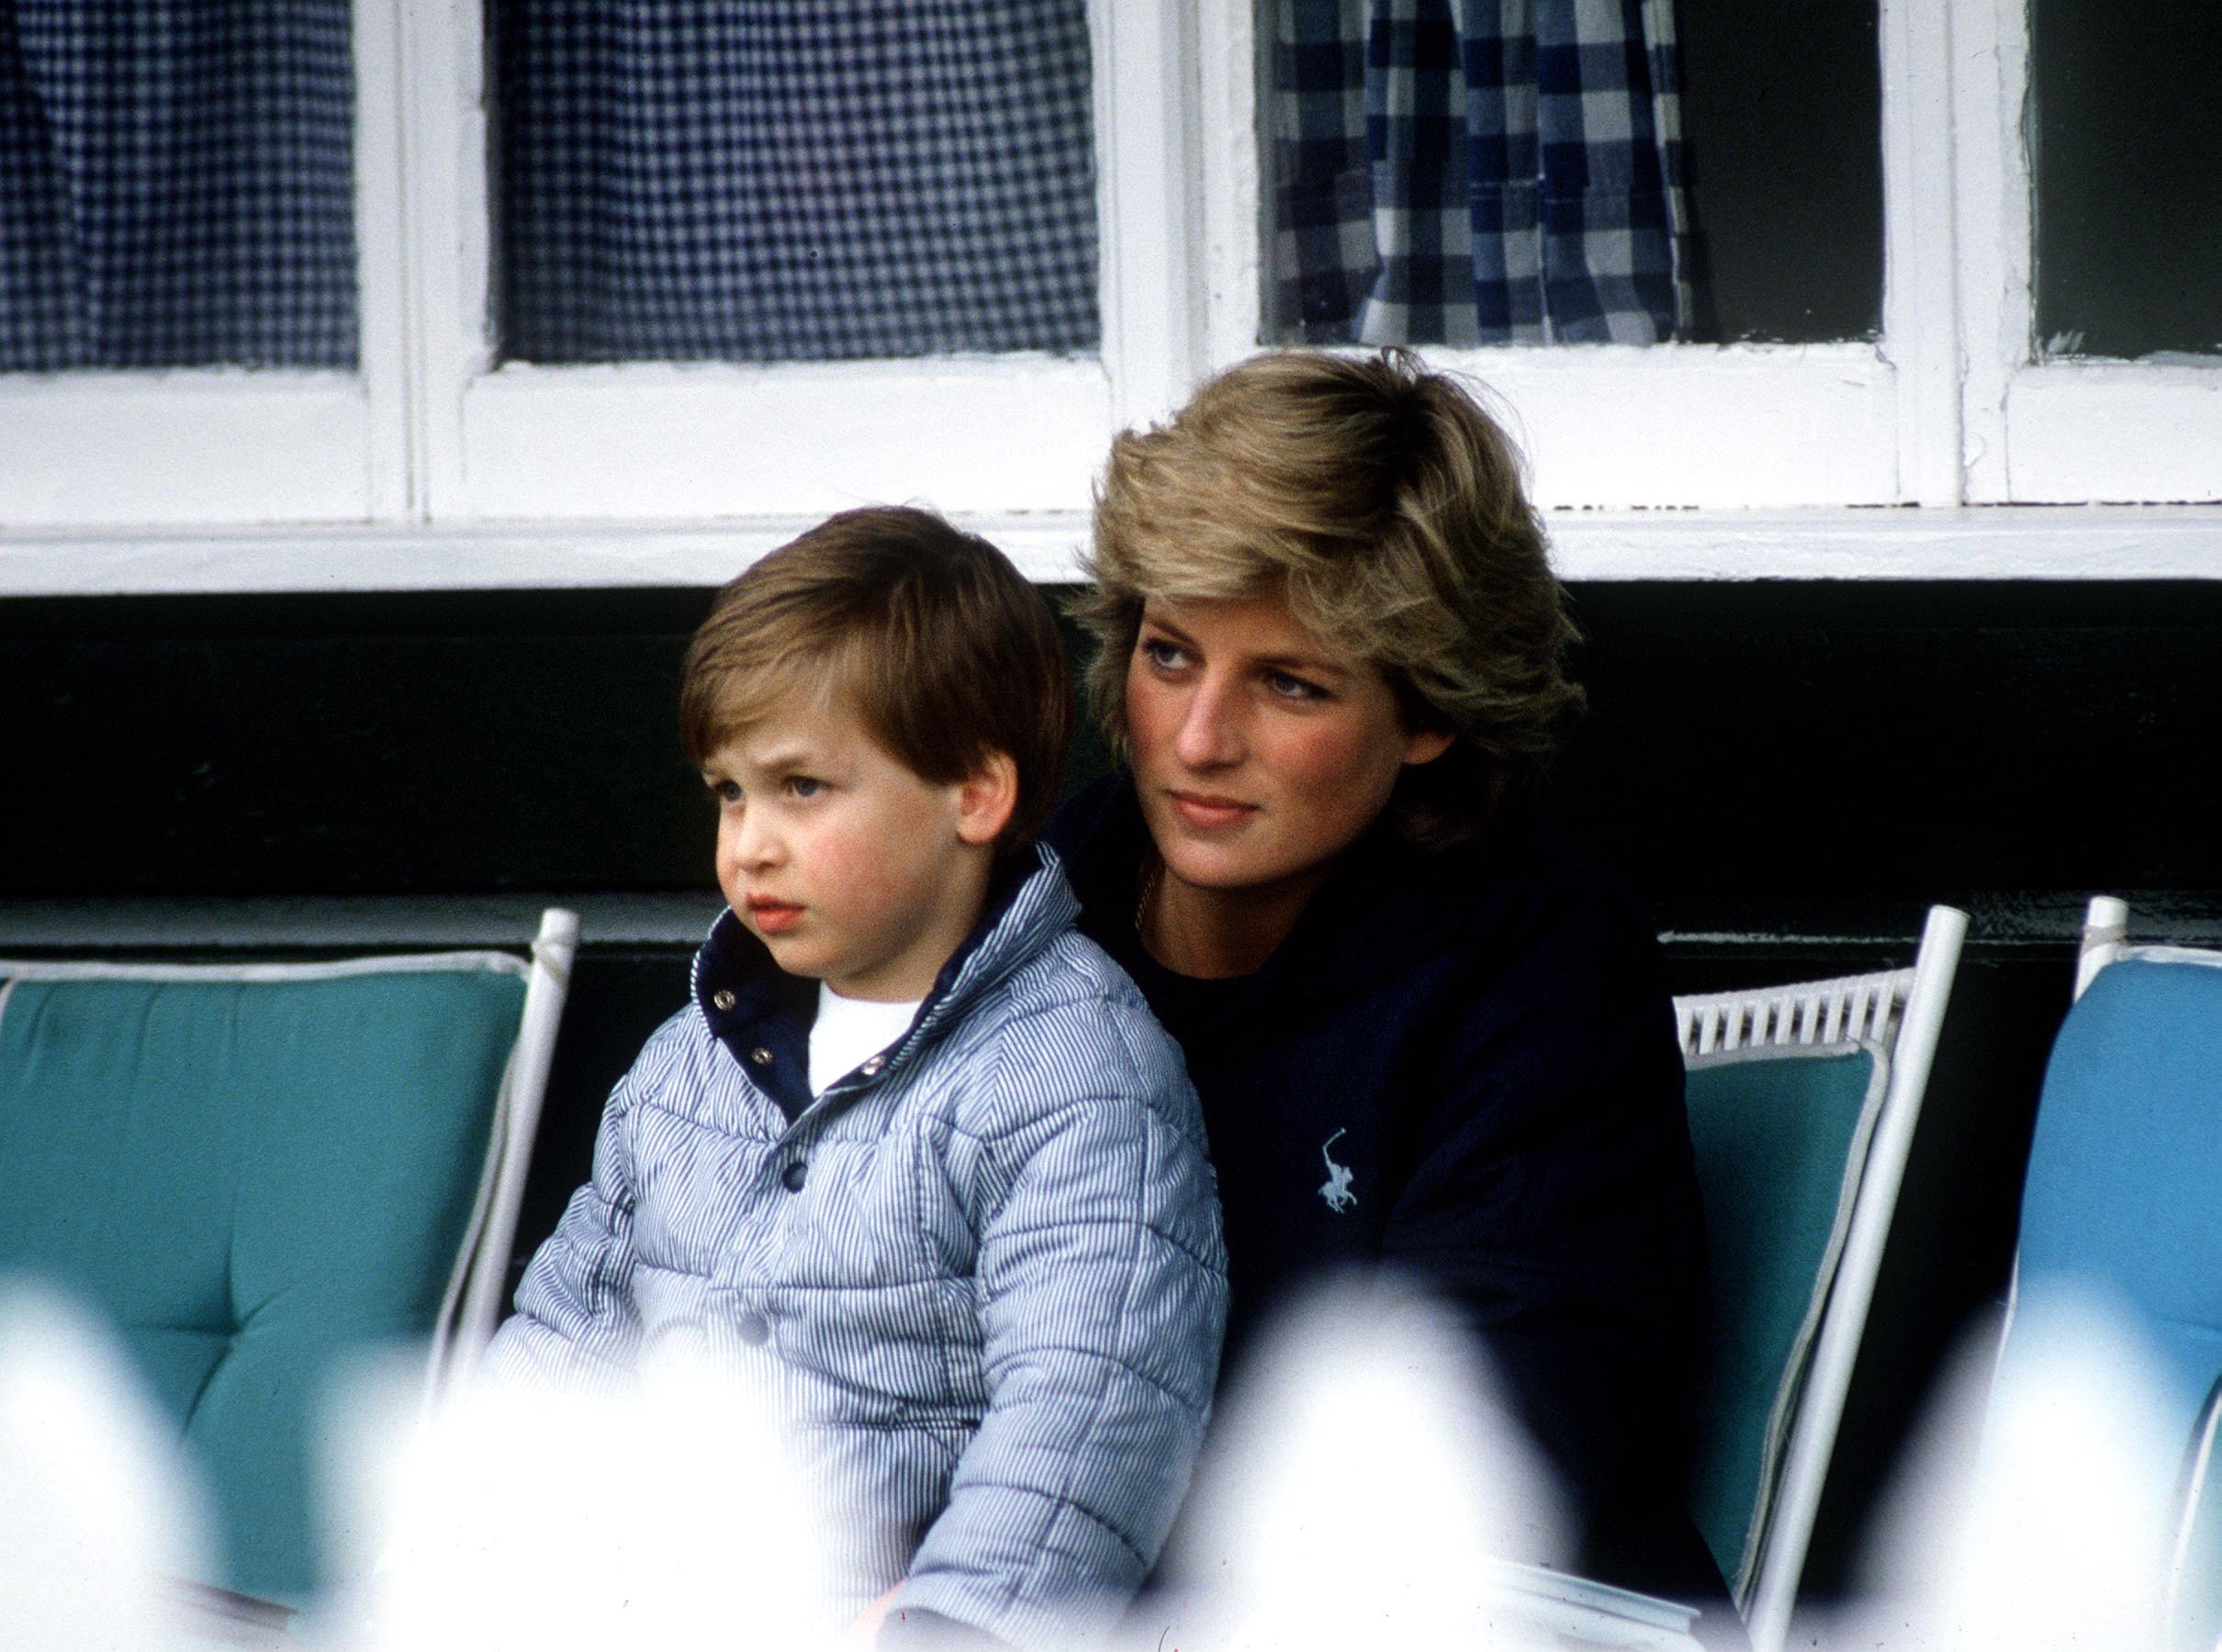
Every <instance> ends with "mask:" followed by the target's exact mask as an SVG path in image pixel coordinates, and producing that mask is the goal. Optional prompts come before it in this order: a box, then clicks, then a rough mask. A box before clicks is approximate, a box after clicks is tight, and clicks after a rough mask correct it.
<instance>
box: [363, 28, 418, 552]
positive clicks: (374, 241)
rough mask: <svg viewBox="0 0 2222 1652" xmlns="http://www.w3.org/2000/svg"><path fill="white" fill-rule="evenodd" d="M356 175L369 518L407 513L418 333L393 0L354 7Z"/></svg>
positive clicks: (405, 134) (402, 97)
mask: <svg viewBox="0 0 2222 1652" xmlns="http://www.w3.org/2000/svg"><path fill="white" fill-rule="evenodd" d="M353 21H354V75H355V99H354V172H355V293H356V331H357V337H358V340H359V343H358V345H357V355H356V364H357V368H358V371H359V372H360V375H361V376H362V380H363V389H364V394H365V399H366V400H367V403H368V407H369V414H370V423H369V432H368V436H369V440H368V444H367V449H366V452H365V465H366V466H367V467H368V482H367V488H366V491H367V499H366V501H365V507H366V511H367V514H368V515H369V516H370V517H371V518H372V519H373V520H374V521H382V522H390V521H394V520H396V519H398V518H400V517H403V516H406V515H407V514H409V509H410V489H411V478H412V474H413V471H414V468H415V466H414V463H413V459H412V455H411V454H410V405H409V402H410V396H409V392H410V384H409V378H410V374H409V354H410V340H411V337H412V334H413V332H414V325H413V312H412V309H411V306H410V302H409V293H408V262H409V261H408V257H407V253H406V250H405V249H406V244H407V227H408V213H407V210H406V208H405V196H406V193H407V192H406V191H405V189H404V187H403V183H402V179H403V175H404V172H405V154H406V151H407V148H408V141H409V140H408V134H409V117H408V114H407V112H406V109H405V103H406V98H405V95H404V86H405V84H406V79H405V73H404V65H403V62H402V55H401V38H400V33H401V14H400V9H399V7H398V6H397V4H396V0H355V3H354V13H353Z"/></svg>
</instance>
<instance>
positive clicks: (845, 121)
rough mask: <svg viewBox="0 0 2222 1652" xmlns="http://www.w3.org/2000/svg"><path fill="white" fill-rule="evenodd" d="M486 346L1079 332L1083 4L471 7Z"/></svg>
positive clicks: (1086, 110) (1091, 241) (685, 346)
mask: <svg viewBox="0 0 2222 1652" xmlns="http://www.w3.org/2000/svg"><path fill="white" fill-rule="evenodd" d="M494 15H495V20H496V30H497V38H498V47H497V50H498V52H499V105H500V110H501V115H500V121H501V127H500V131H501V154H502V160H501V166H500V176H501V185H500V197H501V200H500V212H501V222H500V230H501V243H500V245H501V267H502V269H503V272H504V274H503V279H502V287H501V291H502V304H501V314H500V323H499V331H500V333H501V336H502V351H503V354H505V355H506V356H507V357H509V358H510V359H512V360H522V361H532V362H591V361H612V360H643V359H646V360H686V359H699V358H726V359H735V360H743V361H788V360H813V359H818V360H823V359H832V358H840V357H871V356H915V355H922V354H936V353H940V352H948V351H1013V350H1046V351H1057V352H1085V351H1092V350H1094V348H1095V346H1096V342H1097V338H1098V334H1099V331H1100V329H1099V324H1098V321H1097V317H1096V306H1095V285H1096V226H1095V186H1094V160H1093V154H1092V150H1091V133H1090V92H1089V84H1090V82H1089V53H1088V28H1087V9H1086V5H1085V0H720V3H712V0H689V3H688V4H684V5H656V4H624V5H621V4H612V0H497V4H496V6H495V8H494Z"/></svg>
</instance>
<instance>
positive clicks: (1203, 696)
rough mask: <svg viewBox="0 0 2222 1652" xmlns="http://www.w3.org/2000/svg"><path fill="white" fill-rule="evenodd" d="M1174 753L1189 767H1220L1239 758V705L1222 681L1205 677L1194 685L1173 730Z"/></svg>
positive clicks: (1240, 752)
mask: <svg viewBox="0 0 2222 1652" xmlns="http://www.w3.org/2000/svg"><path fill="white" fill-rule="evenodd" d="M1241 755H1242V737H1241V729H1240V726H1239V714H1238V708H1237V707H1236V706H1235V705H1234V704H1233V703H1232V702H1231V699H1230V697H1229V694H1228V693H1227V691H1226V687H1225V685H1224V684H1221V683H1217V682H1213V681H1211V680H1209V679H1206V680H1204V681H1202V682H1200V683H1198V684H1197V685H1196V689H1195V693H1193V694H1191V695H1190V696H1189V697H1188V703H1187V704H1186V705H1185V706H1184V707H1183V708H1182V711H1181V722H1180V726H1179V727H1178V728H1176V729H1174V730H1173V756H1174V757H1176V758H1178V759H1180V760H1181V761H1182V762H1183V763H1184V764H1185V765H1186V766H1187V767H1189V768H1191V769H1214V768H1223V767H1225V766H1226V765H1227V764H1229V763H1233V762H1238V761H1240V759H1241Z"/></svg>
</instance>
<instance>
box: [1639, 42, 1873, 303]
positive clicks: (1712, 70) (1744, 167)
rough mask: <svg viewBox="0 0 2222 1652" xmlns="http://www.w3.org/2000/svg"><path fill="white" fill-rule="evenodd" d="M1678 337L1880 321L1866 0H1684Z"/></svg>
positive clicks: (1871, 64)
mask: <svg viewBox="0 0 2222 1652" xmlns="http://www.w3.org/2000/svg"><path fill="white" fill-rule="evenodd" d="M1677 13H1678V17H1679V20H1680V26H1681V43H1682V114H1683V127H1684V131H1685V141H1686V143H1687V145H1688V151H1689V198H1690V240H1691V249H1692V257H1691V265H1692V269H1691V275H1692V281H1691V286H1692V287H1693V288H1694V290H1695V293H1696V298H1697V303H1696V313H1695V314H1694V315H1693V317H1692V318H1691V326H1690V330H1689V336H1690V337H1692V338H1694V339H1697V340H1700V341H1702V342H1707V343H1743V342H1747V341H1748V342H1753V343H1788V344H1811V343H1826V342H1828V341H1831V340H1838V339H1868V338H1874V337H1876V336H1877V335H1878V334H1880V332H1881V331H1882V68H1881V57H1880V49H1879V47H1878V44H1877V41H1876V26H1877V13H1876V6H1875V0H1806V3H1804V4H1801V5H1797V6H1784V5H1782V4H1781V3H1780V0H1681V3H1680V5H1679V6H1678V7H1677Z"/></svg>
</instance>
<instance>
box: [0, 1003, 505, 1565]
mask: <svg viewBox="0 0 2222 1652" xmlns="http://www.w3.org/2000/svg"><path fill="white" fill-rule="evenodd" d="M238 974H239V972H235V971H234V972H221V978H210V977H209V976H208V975H204V976H201V977H199V978H196V979H189V980H187V979H158V978H138V977H129V978H122V979H107V978H100V979H57V980H48V979H39V978H37V977H35V976H26V977H24V978H18V979H15V980H11V981H8V982H6V983H5V984H4V985H0V991H4V992H5V997H0V1269H22V1270H28V1271H30V1272H34V1273H37V1274H39V1275H41V1276H44V1277H46V1278H48V1279H49V1280H51V1281H53V1282H54V1283H56V1284H58V1285H60V1286H62V1287H64V1288H67V1289H70V1290H72V1291H73V1292H75V1293H77V1294H78V1295H80V1296H81V1297H83V1298H85V1299H86V1300H88V1301H89V1302H90V1303H92V1304H93V1305H94V1306H95V1308H97V1309H101V1310H103V1311H104V1312H105V1313H106V1314H107V1316H109V1317H110V1318H111V1319H112V1320H114V1321H115V1323H116V1324H117V1326H118V1329H119V1330H120V1332H121V1333H122V1336H123V1338H124V1341H125V1343H126V1344H127V1346H128V1347H129V1351H130V1353H131V1354H132V1355H133V1356H134V1358H135V1359H136V1361H137V1363H138V1365H139V1367H140V1370H141V1372H142V1373H143V1374H144V1376H145V1377H146V1379H147V1381H148V1383H149V1384H150V1386H151V1388H152V1390H153V1391H154V1393H155V1394H156V1395H157V1396H158V1397H159V1399H161V1400H162V1402H163V1404H164V1405H166V1406H167V1407H168V1409H169V1410H170V1411H171V1412H172V1414H173V1415H174V1416H175V1417H176V1419H177V1421H178V1424H179V1429H180V1433H181V1436H182V1437H183V1439H184V1440H185V1444H186V1445H187V1447H188V1450H189V1453H190V1454H191V1455H192V1456H194V1457H195V1458H196V1459H197V1461H198V1463H199V1465H200V1466H201V1467H202V1468H203V1470H204V1472H205V1476H206V1479H207V1483H208V1486H209V1488H210V1489H211V1490H212V1492H213V1493H214V1495H215V1498H216V1500H217V1502H218V1505H219V1508H218V1512H219V1517H220V1523H221V1536H222V1539H223V1542H224V1545H225V1551H224V1552H225V1555H226V1559H227V1575H226V1576H225V1577H224V1578H222V1579H219V1581H222V1582H225V1583H227V1584H229V1585H230V1587H232V1588H235V1589H241V1590H246V1591H248V1592H250V1593H253V1594H258V1595H264V1596H268V1597H272V1598H275V1599H298V1598H301V1597H303V1596H305V1595H307V1594H309V1593H310V1592H313V1590H315V1588H316V1587H317V1586H318V1584H319V1582H320V1579H321V1578H322V1575H323V1574H322V1571H321V1568H320V1562H319V1559H318V1556H317V1553H316V1548H315V1529H314V1514H313V1509H312V1507H311V1497H310V1491H311V1488H310V1485H309V1459H310V1455H311V1444H312V1433H311V1431H312V1427H313V1426H314V1412H315V1408H316V1407H317V1406H318V1405H319V1404H320V1401H321V1399H322V1398H323V1392H322V1389H323V1384H324V1381H325V1379H326V1378H327V1377H328V1376H329V1375H330V1374H331V1372H332V1371H333V1369H334V1367H335V1366H338V1365H342V1364H343V1363H344V1362H345V1361H346V1360H347V1359H348V1358H349V1356H350V1355H351V1354H354V1353H355V1352H357V1351H360V1350H363V1349H365V1348H366V1347H368V1346H370V1345H373V1344H378V1343H388V1342H391V1341H394V1340H396V1339H421V1338H423V1337H425V1336H426V1335H428V1334H429V1333H430V1332H431V1331H432V1328H433V1325H434V1323H435V1321H436V1320H437V1318H438V1315H439V1311H440V1309H441V1305H442V1301H443V1298H444V1296H445V1294H446V1292H447V1289H448V1286H449V1282H450V1279H451V1277H452V1276H454V1273H455V1267H456V1263H457V1257H458V1253H459V1252H460V1250H461V1247H462V1245H463V1242H464V1240H465V1238H466V1232H467V1231H468V1228H469V1224H470V1220H471V1216H472V1212H473V1209H474V1208H475V1205H476V1202H477V1196H478V1188H479V1182H480V1178H481V1176H482V1174H484V1171H485V1168H486V1163H487V1156H488V1147H489V1143H490V1141H491V1137H492V1131H493V1123H494V1112H495V1105H496V1096H497V1094H498V1091H499V1084H500V1081H501V1075H502V1072H503V1068H504V1066H505V1064H506V1062H508V1060H509V1056H510V1051H511V1046H512V1045H513V1044H514V1042H515V1041H516V1037H517V1028H518V1020H519V1015H520V1011H521V1008H522V1002H523V996H524V983H523V980H522V976H521V975H520V974H518V973H514V972H496V971H493V970H489V969H486V968H474V969H468V970H461V971H438V972H431V971H414V970H412V971H402V972H377V973H350V974H330V975H324V976H321V977H311V978H302V977H301V976H300V975H298V974H295V975H293V976H291V977H290V978H283V977H282V978H278V979H254V980H246V979H239V978H237V977H238Z"/></svg>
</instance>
